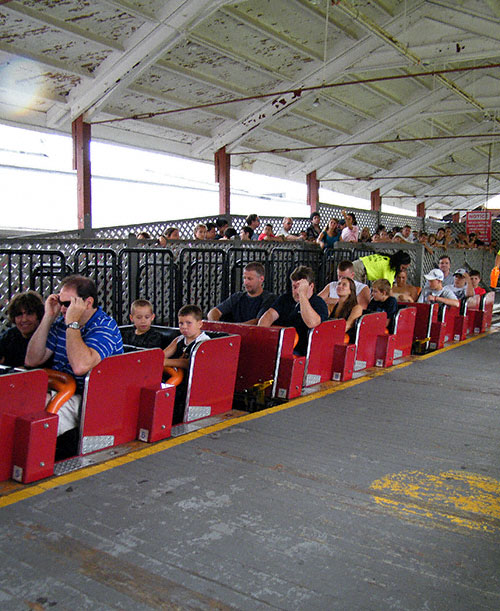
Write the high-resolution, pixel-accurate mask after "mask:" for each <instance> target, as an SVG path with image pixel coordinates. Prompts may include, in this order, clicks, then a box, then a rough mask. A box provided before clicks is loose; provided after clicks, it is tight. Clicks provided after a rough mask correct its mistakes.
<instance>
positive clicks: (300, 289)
mask: <svg viewBox="0 0 500 611" xmlns="http://www.w3.org/2000/svg"><path fill="white" fill-rule="evenodd" d="M290 280H291V281H292V292H291V294H290V293H285V294H284V295H281V297H278V299H277V300H276V301H275V302H274V303H273V305H272V306H271V307H270V308H269V310H267V312H265V313H264V314H263V315H262V316H261V318H260V319H259V323H258V324H259V326H261V327H270V326H271V325H273V324H276V325H280V326H283V327H295V329H296V330H297V333H298V335H299V341H298V342H297V345H296V346H295V350H294V352H295V354H298V355H301V356H303V355H305V354H306V352H307V338H308V333H309V329H314V328H315V327H317V326H318V325H320V324H321V323H322V322H323V321H324V320H327V319H328V308H327V305H326V303H325V302H324V301H323V299H321V297H318V295H315V294H314V272H313V270H312V269H311V268H310V267H306V266H305V265H300V266H299V267H296V268H295V269H294V270H293V272H292V273H291V274H290Z"/></svg>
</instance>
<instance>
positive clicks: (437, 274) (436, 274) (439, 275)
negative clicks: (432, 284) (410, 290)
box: [424, 268, 444, 282]
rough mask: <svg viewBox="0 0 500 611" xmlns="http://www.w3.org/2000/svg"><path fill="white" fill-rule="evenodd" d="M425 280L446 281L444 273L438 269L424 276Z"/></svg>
mask: <svg viewBox="0 0 500 611" xmlns="http://www.w3.org/2000/svg"><path fill="white" fill-rule="evenodd" d="M424 278H425V279H426V280H441V282H442V281H443V280H444V274H443V272H442V271H441V270H440V269H438V268H435V269H431V271H430V272H429V273H428V274H424Z"/></svg>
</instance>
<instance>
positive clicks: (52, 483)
mask: <svg viewBox="0 0 500 611" xmlns="http://www.w3.org/2000/svg"><path fill="white" fill-rule="evenodd" d="M490 332H491V333H494V332H496V330H490ZM485 335H487V334H481V335H477V336H475V337H471V338H469V339H466V340H464V341H462V342H457V343H455V344H452V345H450V346H446V347H445V348H442V349H441V350H436V351H435V352H431V353H429V354H425V355H414V356H412V357H411V359H410V360H409V361H405V362H403V363H398V364H397V365H393V366H392V367H388V368H387V369H380V370H375V371H370V372H369V373H368V374H367V375H365V376H363V377H360V378H356V379H354V380H349V381H348V382H340V383H335V384H336V385H335V386H334V387H332V388H327V389H325V390H321V391H318V392H314V393H311V394H310V395H306V396H304V397H298V398H297V399H292V400H291V401H289V402H288V403H283V404H282V405H277V406H275V407H270V408H268V409H264V410H262V411H259V412H254V413H253V414H247V415H245V416H239V417H237V418H233V419H230V420H225V421H224V422H220V423H218V424H214V425H212V426H209V427H207V428H203V429H200V430H199V431H194V432H192V433H188V434H187V435H182V436H181V437H175V438H170V439H167V440H165V441H160V442H158V443H155V444H153V445H148V446H146V447H145V448H143V449H141V450H136V451H133V452H131V453H130V454H126V455H124V456H120V457H117V458H112V459H110V460H109V461H107V462H104V463H101V464H99V465H92V466H90V467H84V468H83V469H79V470H77V471H72V472H71V473H67V474H66V475H59V476H56V477H53V478H49V479H46V480H42V481H40V482H37V483H36V484H32V485H27V486H26V487H25V488H23V489H22V490H16V491H15V492H11V493H7V494H6V495H4V496H2V497H0V507H6V506H8V505H12V504H14V503H17V502H19V501H22V500H24V499H27V498H31V497H33V496H37V495H38V494H42V493H43V492H46V491H47V490H51V489H53V488H57V487H59V486H64V485H67V484H70V483H73V482H76V481H78V480H81V479H85V478H87V477H90V476H92V475H96V474H97V473H103V472H104V471H108V470H110V469H114V468H115V467H120V466H121V465H126V464H127V463H130V462H133V461H135V460H138V459H140V458H144V457H146V456H152V455H153V454H157V453H158V452H163V451H164V450H166V449H168V448H173V447H175V446H178V445H181V444H183V443H188V442H189V441H193V440H194V439H199V438H200V437H205V436H206V435H210V434H211V433H215V432H217V431H221V430H223V429H226V428H229V427H231V426H236V425H238V424H241V423H242V422H249V421H251V420H256V419H257V418H263V417H265V416H268V415H270V414H276V413H278V412H281V411H282V410H286V409H290V408H292V407H295V406H296V405H301V404H303V403H308V402H309V401H312V400H314V399H320V398H322V397H325V396H327V395H331V394H334V393H336V392H339V391H341V390H345V389H346V388H351V387H353V386H357V385H358V384H361V383H362V382H367V381H369V380H371V379H373V378H376V377H379V376H381V375H385V374H386V373H388V372H390V371H393V370H394V369H401V368H402V367H407V366H408V365H411V364H412V363H414V362H415V361H419V360H423V359H426V358H429V357H431V356H434V355H437V354H441V352H443V351H445V350H451V349H453V348H457V347H459V346H462V345H464V344H466V343H470V342H471V341H475V340H476V339H480V338H481V337H485Z"/></svg>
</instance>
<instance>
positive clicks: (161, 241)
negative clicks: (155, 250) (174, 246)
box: [156, 234, 168, 248]
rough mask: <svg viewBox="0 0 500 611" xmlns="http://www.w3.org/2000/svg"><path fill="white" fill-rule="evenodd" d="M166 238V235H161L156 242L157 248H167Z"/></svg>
mask: <svg viewBox="0 0 500 611" xmlns="http://www.w3.org/2000/svg"><path fill="white" fill-rule="evenodd" d="M167 241H168V238H167V236H166V235H163V234H162V235H161V236H160V237H159V238H158V240H157V241H156V244H157V246H161V248H165V247H166V246H167Z"/></svg>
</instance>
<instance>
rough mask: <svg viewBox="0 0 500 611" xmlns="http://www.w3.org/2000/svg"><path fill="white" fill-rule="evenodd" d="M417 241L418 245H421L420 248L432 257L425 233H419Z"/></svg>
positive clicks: (427, 236)
mask: <svg viewBox="0 0 500 611" xmlns="http://www.w3.org/2000/svg"><path fill="white" fill-rule="evenodd" d="M418 241H419V243H420V244H422V246H423V247H424V248H425V250H426V251H427V252H428V253H429V254H430V255H433V254H434V251H433V250H432V248H431V247H430V246H429V235H428V234H427V233H426V232H425V231H421V232H420V235H419V236H418Z"/></svg>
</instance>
